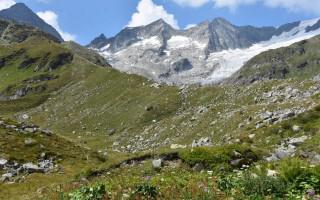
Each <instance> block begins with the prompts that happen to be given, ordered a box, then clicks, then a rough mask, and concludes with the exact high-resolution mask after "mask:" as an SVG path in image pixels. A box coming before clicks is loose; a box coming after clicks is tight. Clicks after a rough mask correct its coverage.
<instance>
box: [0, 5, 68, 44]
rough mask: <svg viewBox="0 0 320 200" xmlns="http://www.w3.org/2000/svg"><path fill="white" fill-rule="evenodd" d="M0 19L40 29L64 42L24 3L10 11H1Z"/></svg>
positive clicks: (14, 6) (56, 32)
mask: <svg viewBox="0 0 320 200" xmlns="http://www.w3.org/2000/svg"><path fill="white" fill-rule="evenodd" d="M0 18H2V19H5V20H10V21H15V22H16V23H20V24H25V25H28V26H33V27H36V28H38V29H40V30H41V31H43V32H46V33H49V34H50V35H52V36H54V37H55V38H57V39H58V40H59V41H63V39H62V37H61V35H60V34H59V33H58V31H57V30H55V29H54V28H53V27H52V26H51V25H49V24H47V23H46V22H45V21H43V20H42V19H41V18H40V17H39V16H38V15H37V14H36V13H34V12H33V11H32V10H31V9H30V8H29V7H28V6H26V5H25V4H24V3H16V4H15V5H13V6H11V7H10V8H8V9H5V10H1V11H0Z"/></svg>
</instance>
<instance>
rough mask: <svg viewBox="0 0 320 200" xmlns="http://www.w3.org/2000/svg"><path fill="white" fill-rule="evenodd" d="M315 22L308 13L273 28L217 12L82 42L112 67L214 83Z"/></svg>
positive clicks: (311, 29) (312, 28)
mask: <svg viewBox="0 0 320 200" xmlns="http://www.w3.org/2000/svg"><path fill="white" fill-rule="evenodd" d="M318 23H319V19H314V20H308V21H302V22H293V23H289V24H285V25H282V26H280V27H278V28H275V27H261V28H256V27H253V26H235V25H233V24H231V23H230V22H228V21H226V20H225V19H223V18H217V19H214V20H212V21H206V22H203V23H201V24H199V25H197V26H196V27H193V28H190V29H187V30H175V29H174V28H172V27H171V26H170V25H168V24H167V23H166V22H165V21H164V20H161V19H160V20H158V21H155V22H153V23H151V24H149V25H146V26H141V27H134V28H125V29H124V30H122V31H121V32H120V33H119V34H117V35H116V36H115V37H112V38H106V37H105V36H104V35H100V36H99V37H98V38H96V39H95V40H94V41H93V42H92V43H90V44H89V45H88V47H89V48H92V49H95V50H96V51H97V52H99V53H100V54H101V55H103V56H104V57H105V58H106V59H107V60H108V61H109V62H110V64H111V65H112V66H113V67H115V68H116V69H118V70H120V71H125V72H128V73H134V74H138V75H142V76H145V77H147V78H149V79H153V80H155V81H157V82H165V83H168V84H178V85H179V84H193V83H215V82H219V81H221V80H223V79H225V78H228V77H229V76H231V75H232V74H233V73H235V72H236V71H237V70H238V69H240V68H241V67H242V65H243V64H244V63H245V62H246V61H248V60H249V59H250V58H252V57H254V56H255V55H257V54H259V53H261V52H263V51H266V50H269V49H272V48H278V47H282V46H288V45H290V44H292V43H294V42H297V41H300V40H303V39H305V38H310V37H312V36H315V35H317V34H319V33H320V31H319V27H318V26H317V24H318ZM275 46H276V47H275ZM239 54H240V55H239ZM177 69H178V70H177Z"/></svg>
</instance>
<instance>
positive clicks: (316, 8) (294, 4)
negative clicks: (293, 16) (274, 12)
mask: <svg viewBox="0 0 320 200" xmlns="http://www.w3.org/2000/svg"><path fill="white" fill-rule="evenodd" d="M264 4H265V5H267V6H269V7H282V8H286V9H289V10H290V11H293V12H311V13H312V14H320V1H318V0H264Z"/></svg>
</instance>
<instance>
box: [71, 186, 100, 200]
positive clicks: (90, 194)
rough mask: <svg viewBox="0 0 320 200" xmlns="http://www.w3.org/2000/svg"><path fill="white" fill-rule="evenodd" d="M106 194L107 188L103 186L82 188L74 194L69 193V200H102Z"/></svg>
mask: <svg viewBox="0 0 320 200" xmlns="http://www.w3.org/2000/svg"><path fill="white" fill-rule="evenodd" d="M105 194H106V188H105V186H104V185H103V184H98V185H96V186H93V187H82V188H80V189H79V190H76V191H74V192H72V193H69V195H68V199H69V200H102V199H104V197H105Z"/></svg>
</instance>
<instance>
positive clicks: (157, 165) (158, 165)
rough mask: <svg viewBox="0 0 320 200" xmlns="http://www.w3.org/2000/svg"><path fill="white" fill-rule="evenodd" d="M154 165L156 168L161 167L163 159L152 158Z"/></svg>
mask: <svg viewBox="0 0 320 200" xmlns="http://www.w3.org/2000/svg"><path fill="white" fill-rule="evenodd" d="M152 167H153V168H154V169H160V168H161V167H162V159H154V160H152Z"/></svg>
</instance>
